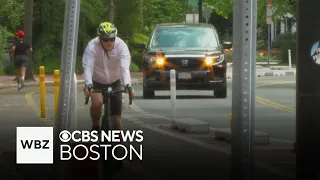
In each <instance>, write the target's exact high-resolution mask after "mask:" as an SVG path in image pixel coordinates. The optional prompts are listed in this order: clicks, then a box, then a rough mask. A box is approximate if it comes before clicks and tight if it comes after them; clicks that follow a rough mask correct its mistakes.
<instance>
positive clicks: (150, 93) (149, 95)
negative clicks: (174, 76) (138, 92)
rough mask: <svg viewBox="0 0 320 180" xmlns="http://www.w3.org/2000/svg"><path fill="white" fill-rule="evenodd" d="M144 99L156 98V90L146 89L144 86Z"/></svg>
mask: <svg viewBox="0 0 320 180" xmlns="http://www.w3.org/2000/svg"><path fill="white" fill-rule="evenodd" d="M142 95H143V99H151V98H154V91H150V90H146V89H145V88H143V90H142Z"/></svg>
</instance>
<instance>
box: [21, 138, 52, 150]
mask: <svg viewBox="0 0 320 180" xmlns="http://www.w3.org/2000/svg"><path fill="white" fill-rule="evenodd" d="M20 142H21V145H22V148H23V149H32V148H33V149H50V148H49V146H48V144H49V142H50V141H49V140H25V141H24V140H21V141H20Z"/></svg>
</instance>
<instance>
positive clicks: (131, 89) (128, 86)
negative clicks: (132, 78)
mask: <svg viewBox="0 0 320 180" xmlns="http://www.w3.org/2000/svg"><path fill="white" fill-rule="evenodd" d="M126 90H127V91H128V93H129V95H130V96H134V94H135V92H134V89H133V87H132V86H131V85H127V86H126Z"/></svg>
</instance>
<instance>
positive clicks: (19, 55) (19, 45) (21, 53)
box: [11, 30, 32, 90]
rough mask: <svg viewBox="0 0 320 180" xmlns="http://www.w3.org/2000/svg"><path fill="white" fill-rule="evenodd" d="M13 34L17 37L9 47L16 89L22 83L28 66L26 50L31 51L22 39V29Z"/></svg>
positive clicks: (19, 87) (21, 85)
mask: <svg viewBox="0 0 320 180" xmlns="http://www.w3.org/2000/svg"><path fill="white" fill-rule="evenodd" d="M15 35H16V36H17V39H16V40H15V42H14V45H13V47H12V49H11V54H13V56H14V66H15V67H16V71H17V83H18V90H20V89H21V88H22V87H23V85H24V78H25V75H26V69H27V67H28V50H29V51H31V52H32V48H31V47H30V45H29V43H28V42H27V41H25V40H23V37H24V32H23V31H22V30H19V31H17V32H16V33H15Z"/></svg>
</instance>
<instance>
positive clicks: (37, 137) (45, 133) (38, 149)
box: [16, 127, 53, 164]
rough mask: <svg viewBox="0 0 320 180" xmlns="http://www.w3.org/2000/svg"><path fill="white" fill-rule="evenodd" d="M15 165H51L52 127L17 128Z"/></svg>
mask: <svg viewBox="0 0 320 180" xmlns="http://www.w3.org/2000/svg"><path fill="white" fill-rule="evenodd" d="M16 143H17V154H16V155H17V164H52V163H53V127H17V141H16Z"/></svg>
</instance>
